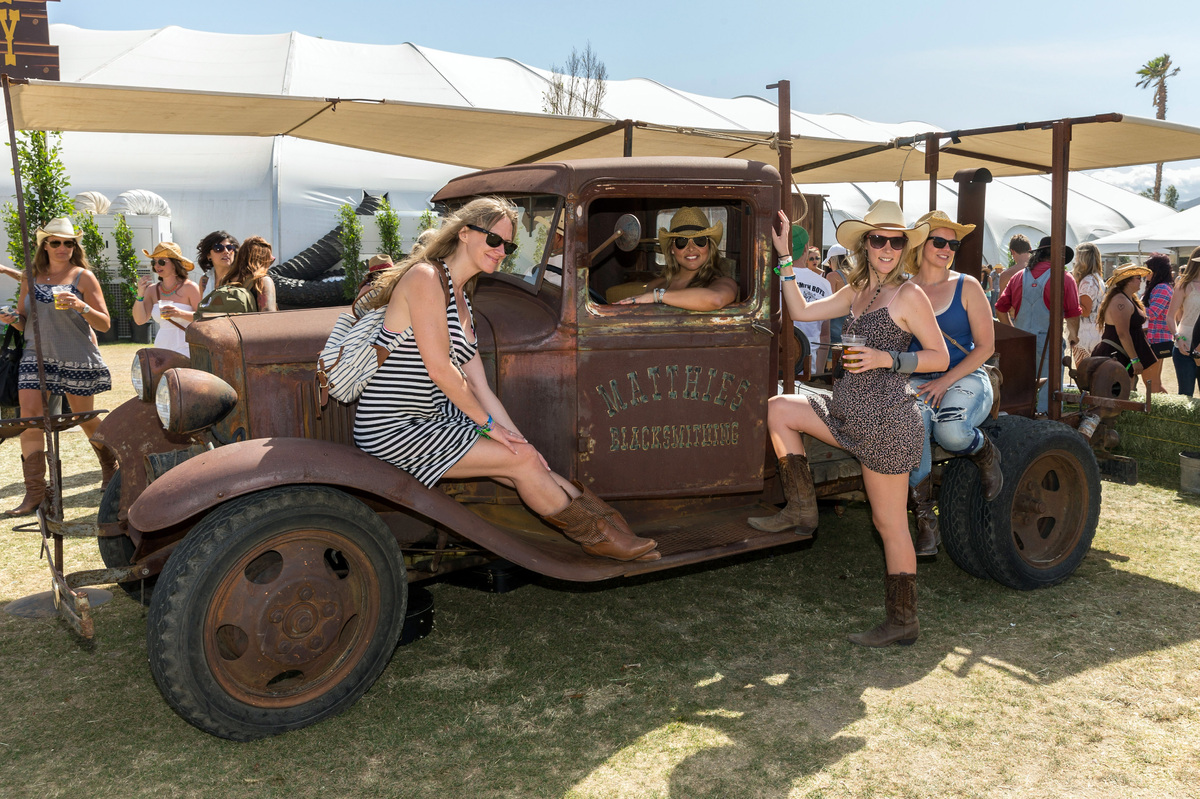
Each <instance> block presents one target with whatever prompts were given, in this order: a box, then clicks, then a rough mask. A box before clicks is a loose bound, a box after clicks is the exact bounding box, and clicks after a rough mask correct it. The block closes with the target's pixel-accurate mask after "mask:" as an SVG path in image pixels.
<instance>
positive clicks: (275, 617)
mask: <svg viewBox="0 0 1200 799" xmlns="http://www.w3.org/2000/svg"><path fill="white" fill-rule="evenodd" d="M264 605H265V609H264V611H263V614H262V618H261V623H260V624H259V633H260V634H261V635H262V641H263V651H264V652H269V653H271V656H272V658H273V659H274V660H277V661H279V662H280V663H283V664H286V665H289V666H298V665H300V664H303V663H307V662H309V661H311V660H312V659H313V658H315V657H317V656H319V655H320V654H321V653H322V652H324V651H325V650H326V649H328V648H329V645H330V643H331V642H333V641H335V640H337V636H338V631H339V630H341V629H342V626H343V625H344V623H345V613H344V612H343V608H342V602H341V596H340V592H339V591H338V590H337V587H336V586H335V585H333V584H331V583H330V581H328V580H311V579H307V580H297V581H294V582H292V583H289V584H288V585H284V586H281V587H280V588H279V590H277V591H275V592H274V594H273V595H272V596H270V597H269V598H268V599H267V601H266V602H265V603H264Z"/></svg>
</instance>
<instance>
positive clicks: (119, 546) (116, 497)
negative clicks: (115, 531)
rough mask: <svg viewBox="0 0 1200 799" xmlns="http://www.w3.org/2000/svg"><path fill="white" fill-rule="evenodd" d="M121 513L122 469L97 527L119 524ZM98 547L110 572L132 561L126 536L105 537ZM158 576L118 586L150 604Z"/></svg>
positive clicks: (111, 482) (102, 500)
mask: <svg viewBox="0 0 1200 799" xmlns="http://www.w3.org/2000/svg"><path fill="white" fill-rule="evenodd" d="M120 510H121V470H120V469H117V471H116V472H115V473H113V476H112V479H111V480H109V481H108V487H107V488H105V489H104V496H103V497H101V498H100V510H99V511H97V513H96V523H97V524H113V523H115V522H116V521H117V513H119V512H120ZM96 548H97V549H99V550H100V559H101V560H103V561H104V565H105V567H106V568H109V569H123V568H125V567H126V566H128V565H129V564H131V563H132V562H133V549H134V547H133V541H131V540H130V539H129V536H127V535H119V536H115V537H113V536H102V537H100V538H97V539H96ZM157 582H158V575H154V576H153V577H147V578H146V579H145V580H135V581H133V582H129V583H117V585H118V586H120V588H121V590H122V591H124V592H125V593H126V594H128V595H129V596H130V598H132V599H133V600H134V601H135V602H140V603H142V604H143V605H146V606H149V605H150V598H151V597H152V596H153V595H154V585H155V583H157Z"/></svg>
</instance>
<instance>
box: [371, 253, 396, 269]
mask: <svg viewBox="0 0 1200 799" xmlns="http://www.w3.org/2000/svg"><path fill="white" fill-rule="evenodd" d="M389 266H395V264H394V263H392V256H390V255H388V254H387V253H385V252H381V253H379V254H378V255H372V256H371V260H369V261H367V271H368V272H378V271H379V270H380V269H387V268H388V267H389Z"/></svg>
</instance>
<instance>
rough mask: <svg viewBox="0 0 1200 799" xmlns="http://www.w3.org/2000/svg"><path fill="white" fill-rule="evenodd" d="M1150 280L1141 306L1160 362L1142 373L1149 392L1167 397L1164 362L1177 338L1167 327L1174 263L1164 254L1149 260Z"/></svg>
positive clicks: (1151, 345)
mask: <svg viewBox="0 0 1200 799" xmlns="http://www.w3.org/2000/svg"><path fill="white" fill-rule="evenodd" d="M1146 267H1147V268H1148V269H1149V270H1150V279H1149V280H1147V281H1146V287H1145V289H1143V291H1142V303H1143V304H1144V305H1145V306H1146V341H1148V342H1150V349H1151V350H1153V352H1154V357H1155V358H1157V359H1158V360H1156V361H1155V362H1154V363H1153V364H1151V365H1149V366H1147V367H1146V370H1145V371H1144V372H1142V379H1143V380H1145V381H1146V390H1147V391H1153V392H1154V393H1155V394H1166V393H1167V390H1166V389H1165V388H1163V384H1162V370H1163V361H1165V360H1166V359H1167V357H1168V356H1169V355H1170V354H1171V350H1172V349H1174V347H1175V334H1174V333H1172V332H1171V328H1170V326H1169V325H1167V309H1168V308H1170V307H1171V295H1173V294H1174V293H1175V289H1174V286H1173V284H1172V283H1171V280H1172V277H1171V259H1170V258H1168V257H1167V256H1166V255H1163V254H1162V253H1157V252H1156V253H1154V255H1152V256H1150V258H1148V259H1147V260H1146Z"/></svg>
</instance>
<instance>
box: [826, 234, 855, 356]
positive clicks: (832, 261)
mask: <svg viewBox="0 0 1200 799" xmlns="http://www.w3.org/2000/svg"><path fill="white" fill-rule="evenodd" d="M823 266H824V267H825V279H826V280H828V281H829V290H830V291H831V292H833V293H834V294H837V293H838V292H839V291H841V290H842V289H843V288H845V286H846V285H847V284H846V275H847V274H849V272H848V269H847V266H848V265H847V264H846V248H845V247H843V246H842V245H840V244H835V245H833V246H832V247H830V248H829V251H828V252H826V253H825V263H824V264H823ZM845 323H846V317H844V316H839V317H837V318H836V319H830V320H829V342H830V343H831V344H841V343H842V326H843V325H844V324H845Z"/></svg>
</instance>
